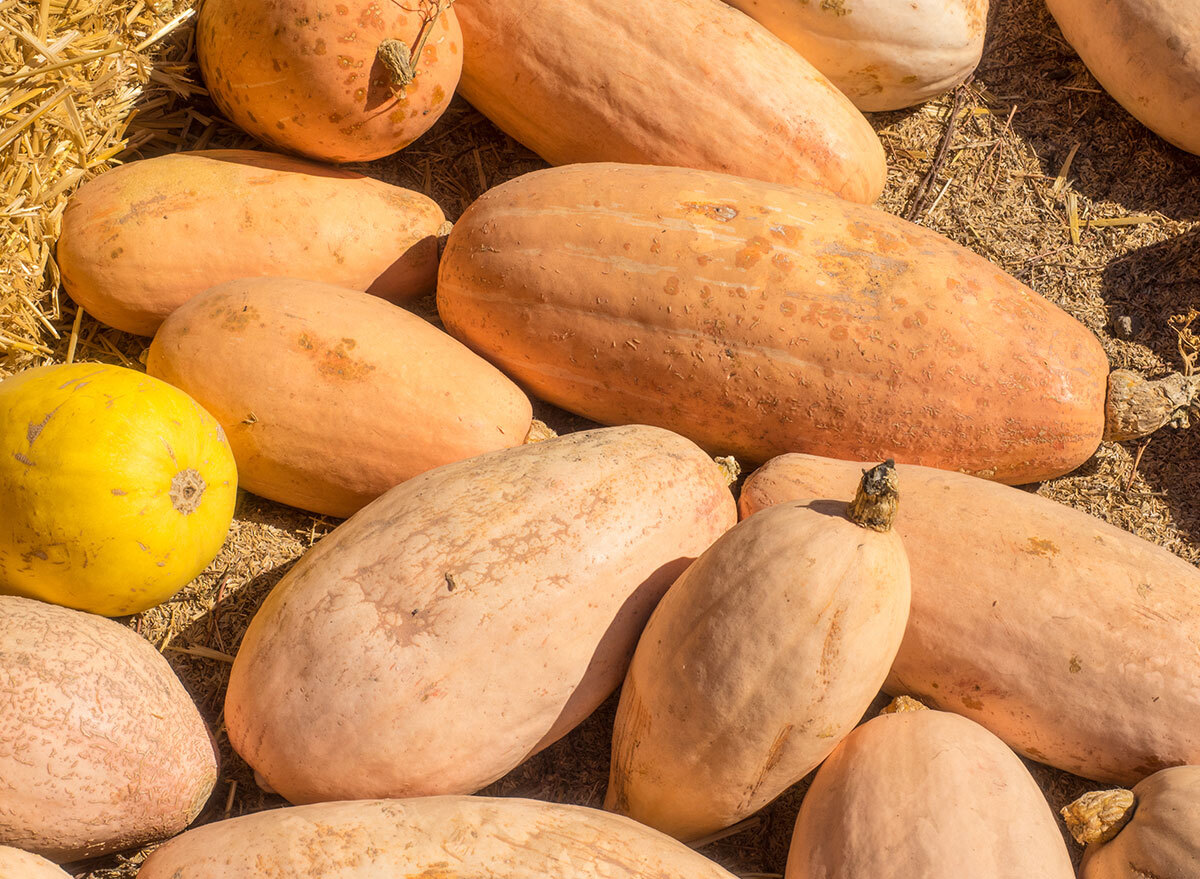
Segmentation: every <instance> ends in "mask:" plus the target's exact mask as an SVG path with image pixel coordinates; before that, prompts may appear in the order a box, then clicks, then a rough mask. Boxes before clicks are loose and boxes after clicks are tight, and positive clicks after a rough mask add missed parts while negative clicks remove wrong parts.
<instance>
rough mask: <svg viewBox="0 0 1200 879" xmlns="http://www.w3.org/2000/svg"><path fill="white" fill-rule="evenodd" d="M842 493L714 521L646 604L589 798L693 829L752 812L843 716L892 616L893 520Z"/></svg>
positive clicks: (902, 593)
mask: <svg viewBox="0 0 1200 879" xmlns="http://www.w3.org/2000/svg"><path fill="white" fill-rule="evenodd" d="M845 513H846V503H845V502H844V501H815V502H812V503H791V504H780V505H778V506H775V507H772V508H771V509H770V510H766V511H764V512H763V513H762V515H760V516H755V517H753V518H751V519H748V520H746V521H744V522H741V523H740V524H738V525H737V526H736V527H735V528H733V529H732V530H730V531H728V532H726V533H725V534H724V535H722V536H721V537H720V538H718V539H717V542H716V543H714V544H713V545H712V546H711V547H709V549H708V550H706V551H705V553H704V554H703V555H701V556H700V558H698V559H697V560H696V561H695V562H694V563H693V564H692V565H691V567H689V568H688V569H687V571H686V572H684V574H683V576H681V577H680V578H679V580H678V581H677V582H676V583H675V584H674V585H673V586H672V587H671V588H670V590H668V592H667V594H666V596H665V597H664V598H663V600H662V601H661V602H660V603H659V606H658V608H657V609H656V610H655V612H654V614H653V616H652V617H651V618H650V622H649V623H648V624H647V625H646V631H645V632H644V633H643V635H642V638H641V639H640V640H639V642H638V647H637V651H636V653H635V654H634V658H633V662H632V663H631V665H630V668H629V674H628V675H627V676H626V678H625V683H624V685H623V686H622V688H621V702H620V706H619V708H618V709H617V719H616V724H615V727H614V729H613V756H612V768H611V772H610V775H609V786H608V794H607V796H606V798H605V804H604V805H605V808H607V809H613V810H615V811H617V812H620V813H621V814H623V815H628V816H629V817H631V818H634V819H635V820H637V821H640V822H642V823H643V824H648V825H649V826H651V827H655V828H657V829H659V830H661V831H663V832H664V833H669V834H671V835H672V836H674V837H676V838H677V839H682V840H685V841H687V840H694V839H699V838H700V837H703V836H707V835H708V834H710V833H713V832H714V831H717V830H720V829H721V828H723V827H728V826H730V825H732V824H736V823H737V822H738V821H740V820H741V819H743V818H745V817H747V816H749V815H752V814H753V813H755V812H757V811H758V810H759V809H761V808H762V807H763V806H765V805H767V803H769V802H771V800H773V799H775V797H777V796H779V795H780V794H781V793H783V791H784V790H786V789H787V788H788V787H790V786H791V785H793V784H795V783H796V782H798V781H799V780H800V779H802V778H803V777H804V776H805V775H807V774H808V773H809V772H811V771H812V770H813V769H814V768H815V767H816V766H817V765H818V764H819V763H820V762H821V761H822V760H824V759H825V758H826V757H827V756H828V755H829V752H830V751H832V750H833V748H834V746H835V745H837V743H838V742H839V741H841V739H842V738H844V737H845V736H846V734H847V733H849V732H850V730H851V729H853V728H854V725H855V724H856V723H858V721H859V719H860V718H861V717H862V715H863V712H864V711H866V710H867V708H868V707H869V706H870V704H871V700H872V699H874V698H875V695H876V694H877V693H878V692H879V687H880V685H881V684H882V683H883V680H884V678H886V677H887V673H888V669H889V667H890V666H891V664H892V658H893V657H894V656H895V655H896V650H897V649H898V648H899V646H900V639H901V637H902V636H903V635H904V622H905V620H906V619H907V618H908V601H909V574H908V560H907V558H906V557H905V553H904V546H903V544H902V543H901V540H900V538H899V537H898V536H897V535H896V534H895V532H891V531H888V532H883V533H880V532H877V531H871V530H869V529H866V528H863V527H861V526H860V525H856V524H855V523H854V522H852V521H850V520H849V519H848V518H847V517H846V514H845Z"/></svg>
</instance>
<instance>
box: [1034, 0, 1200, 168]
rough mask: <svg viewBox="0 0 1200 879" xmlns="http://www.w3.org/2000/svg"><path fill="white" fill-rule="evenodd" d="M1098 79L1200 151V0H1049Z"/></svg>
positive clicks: (1169, 137)
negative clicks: (1192, 0)
mask: <svg viewBox="0 0 1200 879" xmlns="http://www.w3.org/2000/svg"><path fill="white" fill-rule="evenodd" d="M1046 5H1047V6H1048V7H1049V8H1050V12H1051V13H1052V14H1053V15H1054V18H1055V20H1056V21H1057V22H1058V26H1059V27H1060V28H1061V29H1062V32H1063V36H1064V37H1066V38H1067V42H1069V43H1070V44H1071V46H1072V48H1074V49H1075V51H1076V52H1078V53H1079V57H1080V58H1082V59H1083V62H1084V63H1085V64H1086V65H1087V67H1088V70H1090V71H1091V73H1092V75H1093V76H1095V77H1096V79H1097V80H1099V82H1100V85H1102V86H1104V88H1105V90H1106V91H1107V92H1108V93H1109V94H1110V95H1112V97H1113V98H1114V99H1115V100H1116V101H1117V103H1119V104H1120V105H1121V106H1122V107H1124V108H1125V109H1126V110H1128V111H1129V112H1130V113H1131V114H1133V116H1135V117H1136V118H1137V119H1138V120H1139V121H1140V122H1141V123H1142V124H1143V125H1145V126H1146V127H1147V128H1149V129H1150V130H1151V131H1153V132H1154V133H1155V134H1157V135H1158V136H1159V137H1161V138H1163V139H1164V140H1166V141H1168V142H1169V143H1172V144H1174V145H1175V146H1177V147H1179V148H1180V149H1184V150H1187V151H1188V152H1190V153H1197V154H1200V4H1197V3H1194V2H1187V3H1179V2H1177V0H1046Z"/></svg>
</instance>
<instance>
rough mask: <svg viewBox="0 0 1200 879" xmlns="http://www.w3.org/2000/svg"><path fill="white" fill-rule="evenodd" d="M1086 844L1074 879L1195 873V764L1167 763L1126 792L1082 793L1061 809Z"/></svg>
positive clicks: (1198, 770)
mask: <svg viewBox="0 0 1200 879" xmlns="http://www.w3.org/2000/svg"><path fill="white" fill-rule="evenodd" d="M1062 815H1063V818H1064V819H1065V820H1066V822H1067V827H1068V828H1069V829H1070V831H1071V833H1072V835H1073V836H1074V837H1075V839H1076V841H1078V842H1079V843H1080V844H1086V845H1087V850H1086V851H1085V852H1084V855H1083V864H1082V866H1081V867H1080V869H1079V879H1147V877H1151V879H1153V877H1162V879H1174V877H1176V876H1178V877H1181V879H1182V877H1191V876H1196V875H1200V872H1198V871H1200V766H1173V767H1171V768H1170V769H1163V770H1162V771H1160V772H1156V773H1154V774H1153V775H1151V776H1150V777H1149V778H1144V779H1142V780H1141V781H1140V782H1138V783H1137V784H1136V785H1134V788H1133V790H1132V791H1128V790H1113V791H1098V792H1095V793H1091V794H1085V795H1084V796H1082V797H1080V798H1079V799H1078V800H1076V801H1075V802H1074V803H1071V804H1070V805H1069V806H1066V807H1065V808H1064V809H1063V810H1062Z"/></svg>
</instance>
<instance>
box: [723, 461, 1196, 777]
mask: <svg viewBox="0 0 1200 879" xmlns="http://www.w3.org/2000/svg"><path fill="white" fill-rule="evenodd" d="M864 466H868V465H865V464H855V463H853V462H850V461H834V460H830V459H828V458H817V457H814V456H811V455H783V456H781V457H779V458H776V459H775V460H773V461H770V462H769V463H767V464H766V465H765V466H764V467H762V468H761V469H760V470H758V471H757V472H755V473H753V474H751V475H750V477H749V478H748V479H747V480H746V482H745V485H744V486H743V488H742V494H741V499H740V506H741V513H742V515H743V517H745V516H752V515H754V514H755V513H756V511H758V510H762V509H764V508H766V507H768V506H770V505H771V504H776V503H782V502H786V501H796V500H800V499H803V498H813V497H830V496H831V495H832V496H838V495H841V494H844V493H845V492H848V491H852V490H853V488H854V485H855V482H856V481H857V480H858V478H859V476H860V475H861V473H862V468H863V467H864ZM897 471H898V475H899V480H900V484H901V486H902V499H901V503H900V510H899V513H898V515H897V517H896V530H897V531H898V532H899V534H900V536H901V537H902V538H903V539H904V545H905V547H906V548H907V549H908V555H909V559H910V561H911V563H912V611H911V613H910V615H909V620H908V629H907V630H906V632H905V635H904V642H903V643H902V644H901V647H900V652H899V654H898V655H897V657H896V661H895V663H894V664H893V665H892V672H891V675H890V676H889V678H888V681H887V683H886V684H885V689H887V691H888V692H889V693H893V694H906V695H907V694H911V695H914V696H918V697H919V698H920V699H921V700H922V701H923V702H925V703H927V704H929V705H931V706H936V707H939V708H942V709H944V710H946V711H953V712H955V713H957V714H963V715H965V716H967V717H969V718H971V719H972V720H975V721H977V722H978V723H980V724H982V725H983V726H985V727H987V728H988V729H989V730H991V731H992V732H993V733H995V734H996V735H998V736H999V737H1000V738H1001V739H1003V740H1004V741H1005V742H1007V743H1008V745H1009V746H1010V747H1012V748H1014V749H1016V750H1017V751H1019V752H1020V753H1021V754H1023V755H1025V756H1026V757H1029V758H1031V759H1034V760H1038V761H1040V762H1042V763H1048V764H1050V765H1051V766H1057V767H1058V768H1059V769H1065V770H1066V771H1068V772H1073V773H1075V774H1076V775H1082V776H1084V777H1085V778H1092V779H1096V780H1099V781H1105V782H1118V783H1120V784H1124V785H1130V784H1133V783H1134V782H1136V781H1138V780H1140V779H1142V778H1145V777H1146V776H1147V775H1150V774H1151V773H1153V772H1156V771H1157V770H1159V769H1162V768H1163V767H1165V766H1171V765H1175V764H1180V763H1200V689H1197V685H1196V682H1197V681H1200V653H1198V652H1197V650H1196V645H1197V644H1198V643H1200V614H1197V612H1196V603H1197V596H1200V570H1197V569H1196V567H1195V566H1194V565H1190V564H1188V563H1187V562H1185V561H1183V559H1180V558H1178V557H1177V556H1175V555H1172V554H1171V553H1169V552H1167V551H1166V550H1165V549H1162V548H1161V547H1159V546H1155V545H1154V544H1152V543H1149V542H1148V541H1145V540H1142V539H1140V538H1138V537H1134V536H1133V535H1132V534H1129V533H1128V532H1125V531H1122V530H1121V529H1119V528H1115V527H1113V526H1112V525H1109V524H1107V523H1106V522H1102V521H1100V520H1099V519H1096V518H1094V517H1092V516H1089V515H1087V514H1086V513H1082V512H1080V511H1078V510H1074V509H1071V508H1070V507H1064V506H1062V505H1061V504H1057V503H1054V502H1053V501H1050V500H1047V499H1046V498H1042V497H1038V496H1037V495H1033V494H1029V493H1028V492H1025V491H1021V490H1019V489H1014V488H1009V487H1007V486H1003V485H997V484H995V483H992V482H987V481H984V480H980V479H974V478H972V477H969V476H963V475H961V474H958V473H947V472H945V471H941V470H933V469H930V468H927V467H906V466H899V467H898V468H897Z"/></svg>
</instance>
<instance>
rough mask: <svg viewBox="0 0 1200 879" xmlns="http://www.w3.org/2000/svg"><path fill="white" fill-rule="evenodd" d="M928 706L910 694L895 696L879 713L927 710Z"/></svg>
mask: <svg viewBox="0 0 1200 879" xmlns="http://www.w3.org/2000/svg"><path fill="white" fill-rule="evenodd" d="M928 710H929V706H927V705H926V704H925V703H923V702H918V701H917V700H916V699H914V698H913V697H912V696H897V697H896V698H895V699H893V700H892V701H891V702H889V703H888V704H887V707H886V708H884V709H883V710H882V711H880V712H879V713H880V714H905V713H907V712H909V711H928Z"/></svg>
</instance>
